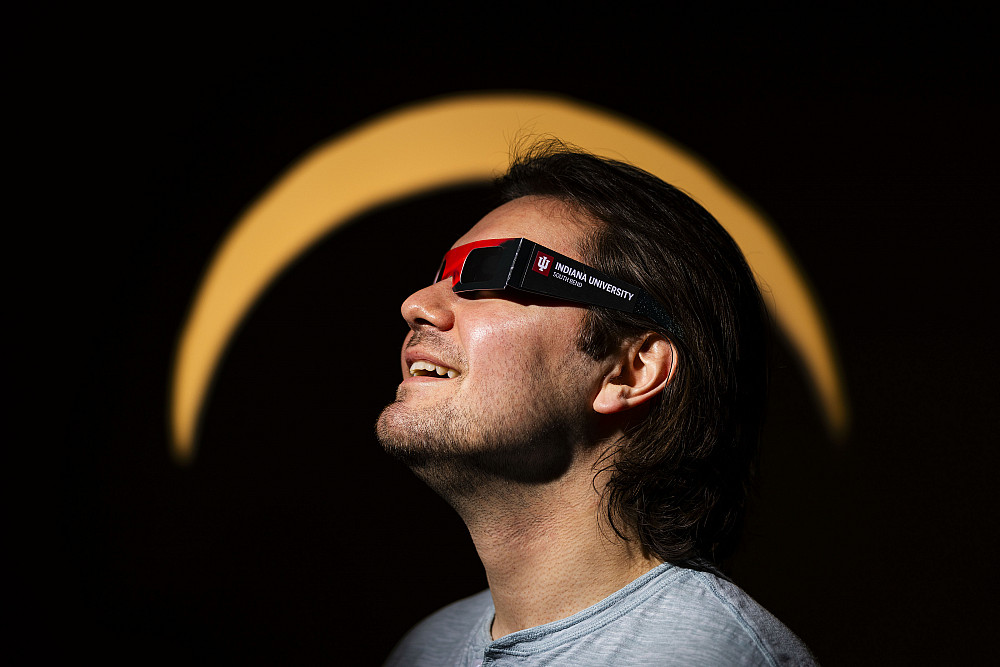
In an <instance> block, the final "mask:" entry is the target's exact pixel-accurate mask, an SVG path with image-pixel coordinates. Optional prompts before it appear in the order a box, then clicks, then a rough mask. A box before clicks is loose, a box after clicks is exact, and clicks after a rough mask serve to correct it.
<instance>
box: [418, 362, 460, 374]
mask: <svg viewBox="0 0 1000 667" xmlns="http://www.w3.org/2000/svg"><path fill="white" fill-rule="evenodd" d="M457 375H458V371H456V370H455V369H454V368H448V367H447V366H437V365H436V364H432V363H430V362H427V361H414V362H413V363H412V364H410V377H439V378H443V377H448V378H453V377H455V376H457Z"/></svg>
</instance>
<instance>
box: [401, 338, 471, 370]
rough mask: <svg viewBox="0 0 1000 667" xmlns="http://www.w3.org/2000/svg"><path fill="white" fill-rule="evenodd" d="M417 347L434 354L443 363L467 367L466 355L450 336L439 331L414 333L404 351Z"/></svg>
mask: <svg viewBox="0 0 1000 667" xmlns="http://www.w3.org/2000/svg"><path fill="white" fill-rule="evenodd" d="M417 345H420V346H422V347H424V348H425V349H426V350H427V351H428V352H433V353H434V354H435V355H437V356H440V357H441V359H442V360H443V361H447V362H448V363H449V364H452V363H456V364H459V365H461V366H462V367H465V354H463V353H462V350H461V349H460V348H459V347H458V346H457V345H456V344H455V343H454V342H453V341H452V340H451V339H450V338H449V337H448V336H445V335H444V334H442V333H440V332H438V331H434V330H433V329H431V330H426V329H420V330H417V331H413V332H412V335H411V336H410V337H409V338H408V339H407V341H406V344H405V345H404V346H403V349H406V350H408V349H410V348H411V347H416V346H417Z"/></svg>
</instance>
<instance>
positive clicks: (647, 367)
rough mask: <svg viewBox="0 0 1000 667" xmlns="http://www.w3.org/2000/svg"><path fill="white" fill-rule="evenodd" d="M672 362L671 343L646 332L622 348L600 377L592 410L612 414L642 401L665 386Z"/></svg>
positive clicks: (669, 377) (651, 396)
mask: <svg viewBox="0 0 1000 667" xmlns="http://www.w3.org/2000/svg"><path fill="white" fill-rule="evenodd" d="M676 366H677V349H676V348H675V347H674V345H673V343H671V342H670V341H669V340H667V339H666V338H664V337H663V336H661V335H660V334H656V333H647V334H646V335H645V336H642V337H640V338H638V339H636V340H634V341H633V342H631V343H630V344H628V345H627V346H626V347H624V348H623V349H622V351H621V354H620V356H619V358H618V363H617V364H616V365H615V367H614V368H613V369H612V370H611V372H609V373H608V374H607V375H606V376H605V377H604V382H603V384H602V385H601V389H600V391H599V392H598V394H597V397H596V398H595V399H594V410H595V411H596V412H599V413H601V414H614V413H617V412H623V411H625V410H630V409H632V408H634V407H636V406H639V405H642V404H643V403H645V402H647V401H649V400H650V399H652V398H655V397H656V396H658V395H659V394H660V393H661V392H662V391H663V390H664V389H665V388H666V386H667V385H668V384H669V383H670V380H671V378H673V375H674V368H675V367H676Z"/></svg>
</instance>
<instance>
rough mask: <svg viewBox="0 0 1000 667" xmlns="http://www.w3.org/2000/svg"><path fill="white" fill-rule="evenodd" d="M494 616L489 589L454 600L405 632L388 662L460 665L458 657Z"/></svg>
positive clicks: (484, 630) (482, 631) (393, 663)
mask: <svg viewBox="0 0 1000 667" xmlns="http://www.w3.org/2000/svg"><path fill="white" fill-rule="evenodd" d="M487 616H488V617H489V618H487ZM492 616H493V598H492V597H491V596H490V591H489V590H488V589H487V590H484V591H481V592H479V593H476V594H475V595H472V596H469V597H467V598H463V599H461V600H458V601H457V602H453V603H451V604H449V605H448V606H446V607H442V608H441V609H439V610H437V611H436V612H434V613H433V614H431V615H430V616H428V617H427V618H425V619H424V620H422V621H420V623H418V624H417V625H415V626H414V627H413V629H412V630H410V631H409V632H408V633H406V635H405V636H404V637H403V638H402V639H401V640H400V641H399V644H397V645H396V648H395V649H393V651H392V654H391V655H390V656H389V658H388V660H387V661H386V663H385V664H386V666H387V667H388V666H390V665H396V664H399V665H402V664H407V665H413V664H428V665H431V664H436V665H449V664H458V662H459V661H458V660H457V658H458V657H459V656H460V654H463V653H464V652H465V651H466V650H467V649H468V647H469V646H470V644H471V643H473V642H475V641H476V640H477V635H479V634H483V635H484V636H485V634H486V632H487V630H486V628H487V627H488V625H489V623H490V621H491V619H492Z"/></svg>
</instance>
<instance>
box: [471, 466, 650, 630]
mask: <svg viewBox="0 0 1000 667" xmlns="http://www.w3.org/2000/svg"><path fill="white" fill-rule="evenodd" d="M599 489H600V487H599V486H598V488H596V489H595V484H594V473H593V472H592V468H591V466H590V465H586V466H578V467H572V468H571V469H570V470H569V471H567V473H566V475H564V476H562V477H561V478H560V479H558V480H555V481H553V482H550V483H547V484H540V485H534V486H532V487H530V488H525V487H518V488H516V489H507V491H508V492H507V493H504V494H497V493H494V494H490V496H489V500H488V501H484V500H483V499H482V498H477V499H468V498H467V499H465V502H460V503H456V504H455V505H456V509H458V511H459V514H460V515H461V516H462V518H463V519H464V520H465V523H466V525H467V526H468V528H469V532H470V534H471V535H472V540H473V542H474V543H475V545H476V550H477V551H478V552H479V557H480V558H481V559H482V561H483V566H484V567H485V569H486V577H487V580H488V581H489V584H490V592H491V593H492V595H493V603H494V606H495V608H496V617H495V619H494V621H493V628H492V634H493V638H494V639H499V638H500V637H502V636H504V635H507V634H510V633H512V632H516V631H518V630H523V629H525V628H530V627H535V626H538V625H542V624H544V623H549V622H552V621H556V620H559V619H562V618H566V617H567V616H571V615H572V614H575V613H576V612H578V611H581V610H583V609H586V608H587V607H589V606H591V605H593V604H595V603H597V602H599V601H600V600H602V599H604V598H606V597H607V596H609V595H611V594H612V593H614V592H615V591H617V590H619V589H621V588H622V587H624V586H625V585H626V584H628V583H629V582H631V581H634V580H635V579H636V578H638V577H640V576H641V575H643V574H644V573H646V572H648V571H649V570H650V569H652V568H653V567H655V566H656V565H658V564H659V563H660V561H659V560H656V559H655V558H649V557H646V556H644V555H643V554H642V550H641V549H640V548H639V545H638V543H637V542H635V541H634V540H633V541H630V542H626V541H624V540H622V539H621V538H619V537H618V535H616V534H615V532H614V530H613V529H612V528H611V527H610V526H609V525H608V523H607V520H606V518H604V516H603V515H604V510H603V506H602V504H601V497H600V493H599Z"/></svg>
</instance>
